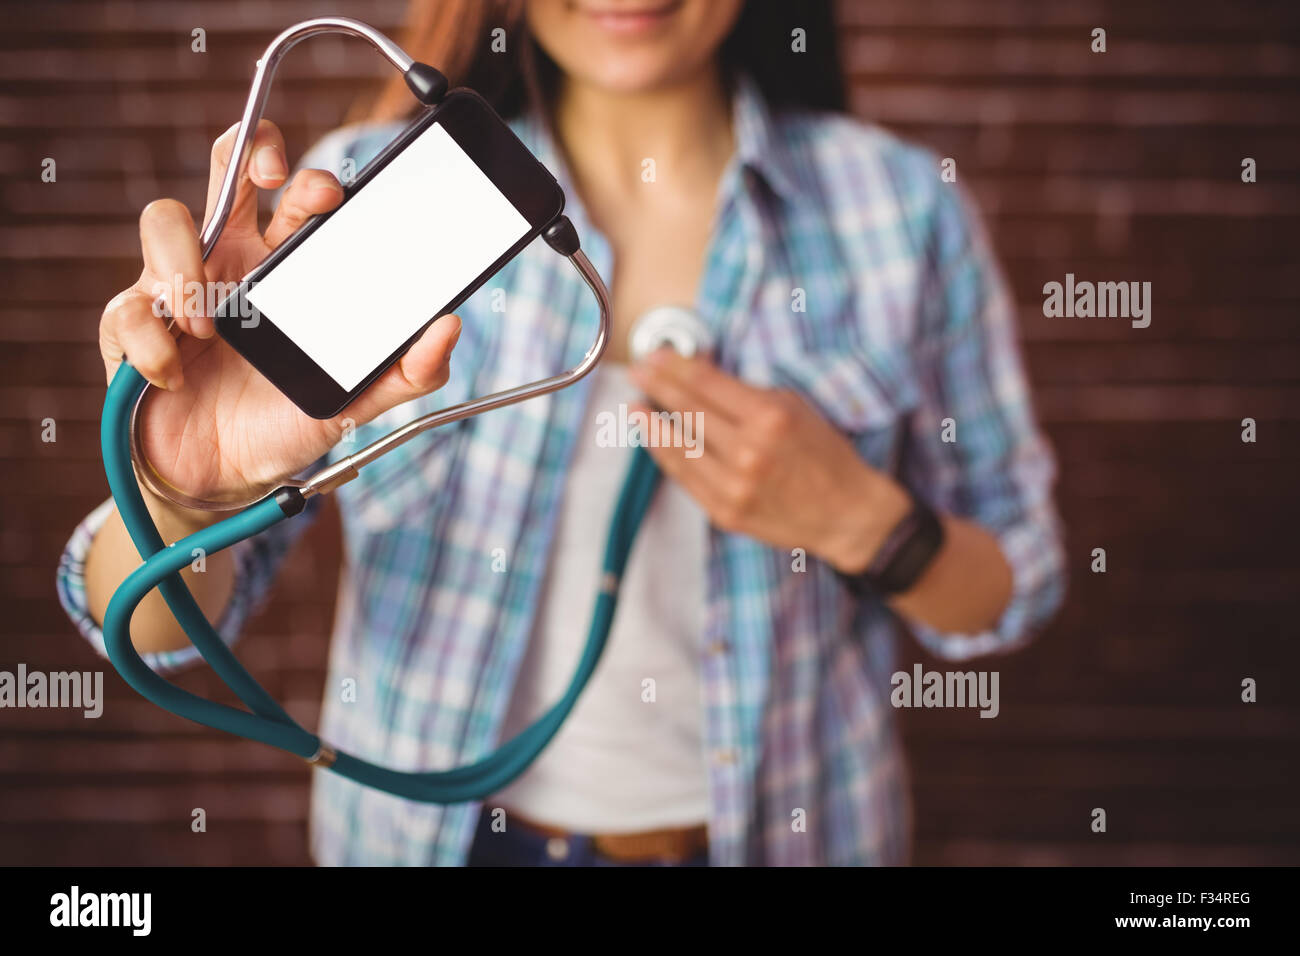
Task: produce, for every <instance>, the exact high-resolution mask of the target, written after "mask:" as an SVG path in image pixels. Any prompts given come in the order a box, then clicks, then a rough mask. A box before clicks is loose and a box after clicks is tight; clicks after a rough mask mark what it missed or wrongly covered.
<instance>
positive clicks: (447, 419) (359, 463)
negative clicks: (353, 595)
mask: <svg viewBox="0 0 1300 956" xmlns="http://www.w3.org/2000/svg"><path fill="white" fill-rule="evenodd" d="M322 33H344V34H348V35H350V36H356V37H360V38H361V39H363V40H366V41H368V42H369V43H370V44H371V45H372V46H373V47H374V48H375V49H376V50H378V51H379V52H380V53H381V54H383V55H384V57H386V58H387V59H388V61H389V62H390V63H392V64H393V65H394V66H395V67H397V68H398V69H399V70H401V71H402V72H403V74H405V73H406V72H407V71H408V70H410V69H411V66H412V64H413V63H414V61H413V60H412V59H411V58H410V57H409V56H407V55H406V53H405V52H404V51H403V50H402V49H401V48H400V47H399V46H397V44H395V43H393V41H391V40H390V39H388V38H387V37H386V36H384V35H383V34H382V33H380V32H379V31H378V30H376V29H375V28H374V27H371V26H369V25H368V24H365V23H362V22H361V21H359V20H352V19H350V18H347V17H318V18H317V19H314V20H305V21H303V22H302V23H299V24H297V25H295V26H292V27H289V28H288V29H287V30H285V31H284V32H283V33H281V34H280V35H279V36H277V37H276V38H275V39H274V40H272V41H271V43H270V45H269V46H268V47H267V48H266V52H265V53H263V54H262V58H261V59H260V60H258V61H257V72H256V74H255V75H254V77H253V85H252V87H251V89H250V90H249V93H248V102H247V103H246V104H245V106H244V115H243V118H242V119H241V120H240V121H239V132H238V133H237V134H236V136H235V144H234V148H233V149H232V151H231V154H230V155H231V162H230V164H229V165H228V166H227V167H226V175H225V178H224V179H223V180H222V182H221V190H220V192H219V193H218V194H217V203H216V207H215V208H214V209H213V211H212V218H211V219H209V220H208V221H207V223H205V224H204V226H203V231H202V233H201V234H200V242H201V248H202V252H203V258H204V260H205V261H206V260H207V258H208V255H209V254H210V253H211V252H212V250H213V248H214V247H215V246H216V244H217V239H218V238H219V237H220V235H221V230H222V229H223V228H225V225H226V221H227V220H228V219H229V218H230V210H231V208H232V207H233V206H234V202H235V193H236V190H237V187H238V183H239V178H240V176H241V175H242V173H243V170H244V168H245V167H246V166H247V164H248V160H249V154H250V153H251V152H252V142H253V136H254V133H255V132H256V130H257V124H258V122H259V121H260V120H261V118H262V111H263V110H264V109H265V107H266V98H267V94H268V92H269V90H270V84H271V79H272V77H273V76H274V75H275V69H276V67H277V66H278V65H279V62H280V59H281V58H282V57H283V56H284V54H285V53H286V52H288V50H289V49H290V48H292V47H293V46H294V45H296V44H297V43H299V42H301V41H302V40H305V39H306V38H307V37H310V36H315V35H318V34H322ZM567 258H568V260H569V262H571V263H572V264H573V267H574V268H575V269H576V270H577V271H578V274H579V275H580V276H581V277H582V279H583V281H584V282H585V283H586V284H587V287H588V288H589V289H590V290H591V292H592V294H593V295H594V296H595V297H596V301H597V302H598V304H599V306H600V318H599V324H598V327H597V330H596V338H595V340H594V341H593V342H592V345H591V347H590V348H589V349H588V350H587V353H586V355H584V356H583V358H582V360H581V361H580V362H579V363H578V364H577V365H575V366H573V367H572V368H569V369H566V370H565V371H563V372H560V373H558V374H556V375H552V376H549V377H547V378H543V379H539V380H538V381H534V382H529V383H527V384H524V385H518V386H515V387H513V388H507V389H503V390H501V391H499V392H493V393H492V394H490V395H483V396H480V397H478V398H473V399H470V400H469V401H465V402H461V403H460V404H458V405H453V406H452V407H451V408H446V409H442V410H440V411H437V412H430V413H429V414H427V415H424V416H421V417H420V418H417V419H415V420H414V421H411V422H407V423H406V424H405V425H402V426H401V427H400V428H396V429H394V430H393V431H391V432H389V433H388V434H387V435H385V436H384V437H383V438H380V439H378V440H376V441H374V442H372V443H371V444H369V445H367V446H366V447H365V448H363V449H362V450H361V451H359V452H357V453H356V454H354V455H349V456H348V457H347V458H344V459H343V460H341V461H338V462H335V463H334V464H332V465H328V466H326V467H325V468H322V469H321V470H320V471H318V472H316V473H315V474H313V475H311V476H310V477H308V478H306V479H292V478H281V479H280V480H279V481H277V482H275V483H274V484H272V485H269V486H268V487H267V488H266V489H264V490H262V491H260V492H259V493H258V494H257V495H254V496H252V497H250V498H245V499H241V500H238V501H210V500H207V499H203V498H197V497H194V496H191V495H187V494H185V493H184V492H182V491H180V490H179V489H177V488H172V487H170V486H169V485H167V484H166V483H165V482H163V481H162V480H161V479H160V478H159V477H158V475H157V474H156V473H155V472H154V470H153V468H152V467H151V466H150V465H149V461H148V458H147V456H146V455H145V454H144V447H143V442H142V434H141V430H140V427H139V418H140V410H141V407H142V405H143V403H144V398H145V396H146V395H147V394H148V392H149V389H150V388H152V386H148V387H146V388H145V389H144V391H142V392H141V393H140V396H139V397H138V398H137V399H136V402H135V407H134V408H133V409H132V410H131V423H130V443H131V457H132V460H133V462H134V465H135V471H136V474H137V476H138V477H139V478H140V480H141V481H142V482H144V484H145V485H147V486H148V487H149V489H150V490H151V491H152V492H153V493H154V494H156V495H159V496H160V497H162V498H165V499H167V500H168V501H171V502H173V503H174V504H177V505H180V506H181V507H183V508H189V509H191V510H195V511H237V510H239V509H240V508H245V507H248V506H249V505H251V504H253V503H254V502H256V501H259V500H261V499H262V498H263V497H265V495H266V494H268V493H274V491H275V490H276V489H278V488H281V487H292V488H297V489H299V491H300V492H301V494H302V496H303V497H304V498H309V497H312V496H313V495H321V494H328V493H329V492H331V491H333V490H334V489H335V488H338V487H339V486H340V485H343V484H346V483H347V482H349V481H351V480H352V479H353V478H356V477H357V474H358V472H359V470H360V469H361V468H363V467H365V466H366V465H368V464H370V463H371V462H373V461H374V460H375V459H377V458H380V457H382V456H383V455H386V454H387V453H388V452H390V451H392V450H393V449H395V448H397V447H399V446H401V445H403V444H405V443H406V442H408V441H410V440H411V439H412V438H414V437H415V436H416V435H419V434H421V433H422V432H426V431H428V430H429V429H431V428H437V427H438V426H439V425H446V424H450V423H451V422H457V421H461V420H463V419H466V418H472V417H473V416H475V415H480V414H482V413H483V412H488V411H492V410H493V409H497V408H504V407H505V406H507V405H514V404H515V403H517V402H522V401H525V400H527V399H530V398H536V397H537V396H539V395H545V394H547V393H549V392H554V391H556V390H558V389H561V388H564V387H566V386H568V385H572V384H573V383H574V382H576V381H578V380H579V379H580V378H582V377H583V376H584V375H586V374H587V373H588V372H590V371H591V370H592V369H593V368H595V366H596V364H597V363H598V362H599V361H600V359H601V356H602V355H604V353H605V348H606V346H607V345H608V344H609V337H610V332H611V327H612V325H611V323H612V319H611V313H612V309H611V306H610V300H609V291H608V290H607V289H606V288H605V283H604V281H603V280H602V279H601V278H600V275H599V273H597V272H596V270H595V268H594V267H593V266H592V264H591V262H590V261H589V260H588V259H587V257H586V255H585V254H584V253H583V252H582V250H581V249H576V250H574V251H573V252H572V253H571V254H569V255H567Z"/></svg>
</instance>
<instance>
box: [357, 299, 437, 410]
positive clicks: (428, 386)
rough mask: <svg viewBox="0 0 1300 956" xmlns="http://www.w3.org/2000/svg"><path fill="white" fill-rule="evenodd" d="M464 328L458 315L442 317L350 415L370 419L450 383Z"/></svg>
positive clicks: (358, 401) (375, 385)
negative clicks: (454, 352)
mask: <svg viewBox="0 0 1300 956" xmlns="http://www.w3.org/2000/svg"><path fill="white" fill-rule="evenodd" d="M460 328H461V323H460V316H458V315H455V314H448V315H444V316H441V317H440V318H438V319H437V321H435V322H434V323H433V324H432V325H430V326H429V327H428V328H427V329H425V331H424V334H423V335H422V336H420V338H419V339H418V340H417V341H416V343H415V344H414V345H412V346H411V348H410V351H408V352H407V353H406V354H405V355H403V356H402V358H401V360H400V361H399V362H397V363H396V364H394V365H393V367H392V368H390V369H389V370H388V371H387V372H385V373H384V374H383V375H381V376H380V377H379V380H378V381H376V382H375V383H374V384H373V385H371V386H370V388H368V389H366V391H365V392H364V393H362V395H361V396H360V397H359V398H358V399H357V401H356V403H355V404H354V405H353V406H352V407H351V410H350V411H349V412H348V413H347V415H350V416H351V417H354V418H357V419H359V420H360V421H362V422H368V421H370V420H371V419H372V418H375V417H376V416H378V415H380V414H382V413H383V412H386V411H388V410H389V409H390V408H393V407H394V406H397V405H400V404H402V403H403V402H409V401H410V400H411V399H413V398H419V397H420V396H421V395H427V394H428V393H429V392H433V391H437V390H438V389H440V388H442V386H444V385H446V384H447V379H448V378H449V377H450V375H451V365H450V362H451V352H452V349H454V348H455V347H456V341H457V340H458V339H459V338H460Z"/></svg>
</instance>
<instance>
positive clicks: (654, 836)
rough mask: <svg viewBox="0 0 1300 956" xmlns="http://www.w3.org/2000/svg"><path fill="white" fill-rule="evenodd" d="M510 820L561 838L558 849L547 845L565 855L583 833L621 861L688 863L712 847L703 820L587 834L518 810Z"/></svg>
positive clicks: (598, 849)
mask: <svg viewBox="0 0 1300 956" xmlns="http://www.w3.org/2000/svg"><path fill="white" fill-rule="evenodd" d="M509 820H510V823H511V824H512V825H514V826H519V827H522V828H523V829H525V830H528V831H530V832H532V833H536V834H538V835H539V836H544V837H546V838H547V839H548V840H554V841H557V842H556V844H555V845H554V850H553V849H552V846H551V845H548V846H547V852H548V853H550V852H554V854H555V855H557V856H561V857H562V856H563V854H564V853H567V851H568V846H567V843H568V841H570V840H573V839H576V838H580V837H586V838H587V839H590V840H591V846H592V849H593V850H595V851H596V852H597V853H599V854H600V855H601V856H603V857H605V859H607V860H613V861H615V862H617V863H685V862H686V861H687V860H690V859H692V858H694V857H696V856H698V855H699V854H701V853H703V852H705V851H706V850H708V848H709V828H708V827H707V826H705V825H704V824H702V823H701V824H699V825H698V826H692V827H670V828H668V829H664V830H643V831H641V832H640V833H602V834H583V833H574V832H572V831H571V830H564V829H561V828H560V827H553V826H550V825H549V824H545V823H537V822H535V821H533V820H529V819H526V818H524V817H520V816H519V814H517V813H510V814H509ZM561 841H562V842H561Z"/></svg>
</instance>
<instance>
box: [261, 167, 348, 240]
mask: <svg viewBox="0 0 1300 956" xmlns="http://www.w3.org/2000/svg"><path fill="white" fill-rule="evenodd" d="M342 201H343V187H342V186H340V185H339V181H338V180H337V179H335V178H334V176H333V175H331V174H330V173H327V172H326V171H325V170H323V169H303V170H300V171H299V172H298V174H297V175H296V176H294V177H293V182H291V183H290V184H289V188H288V189H286V190H285V191H284V195H283V196H281V197H280V205H279V206H277V207H276V210H275V215H274V216H272V217H271V224H270V225H269V226H268V227H267V229H266V244H267V245H268V246H270V247H271V248H272V249H274V248H275V247H276V246H278V245H279V244H280V243H282V242H284V240H285V239H287V238H288V237H289V236H290V235H292V234H293V233H294V232H296V231H297V230H298V229H299V228H300V227H301V226H302V224H303V223H305V222H306V221H307V220H308V219H310V218H311V217H312V216H315V215H318V214H320V213H323V212H329V211H330V210H331V209H333V208H335V207H336V206H338V204H339V203H341V202H342Z"/></svg>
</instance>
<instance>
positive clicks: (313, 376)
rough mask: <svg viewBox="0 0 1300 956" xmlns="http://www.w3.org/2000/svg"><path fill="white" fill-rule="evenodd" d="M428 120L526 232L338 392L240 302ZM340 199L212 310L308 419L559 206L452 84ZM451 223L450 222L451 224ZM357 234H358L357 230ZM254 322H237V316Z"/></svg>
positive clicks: (486, 115)
mask: <svg viewBox="0 0 1300 956" xmlns="http://www.w3.org/2000/svg"><path fill="white" fill-rule="evenodd" d="M434 123H441V124H442V126H443V128H444V129H445V130H446V131H447V133H448V134H449V135H450V136H451V138H452V139H453V140H455V142H456V143H457V145H459V146H460V148H461V149H463V150H464V151H465V152H466V154H468V155H469V157H470V159H472V160H473V161H474V163H475V165H477V166H478V168H479V169H480V170H482V171H483V174H484V175H486V176H487V177H488V179H490V180H491V181H492V183H493V184H494V185H495V186H496V187H497V189H499V190H500V191H501V192H502V193H503V194H504V195H505V196H506V198H507V199H509V200H510V202H511V204H512V205H513V206H514V207H515V209H517V210H518V211H519V213H520V215H522V216H523V217H524V219H525V220H527V222H528V225H529V229H528V232H527V233H526V234H525V235H524V236H523V238H521V239H520V240H519V241H518V242H516V243H515V244H514V245H512V246H511V247H510V248H509V249H507V250H506V251H505V252H504V253H503V254H502V255H501V256H500V257H499V258H498V259H497V260H496V261H495V262H493V263H492V265H490V266H489V267H488V268H487V269H486V270H484V271H483V273H482V274H481V275H479V276H478V278H476V279H475V280H474V281H473V282H472V283H470V284H469V285H468V286H466V287H465V288H464V289H463V290H461V292H460V293H459V294H458V295H457V296H456V297H455V298H454V299H452V301H451V302H449V303H447V304H446V305H445V306H444V307H443V308H441V309H439V310H438V311H437V312H435V313H434V314H433V315H431V316H430V317H429V319H428V320H427V321H426V322H424V323H423V324H422V325H421V326H420V327H419V328H418V329H417V330H416V331H415V332H414V333H413V334H412V335H411V337H410V338H408V339H407V340H406V341H405V342H404V343H402V345H401V346H399V347H398V348H397V349H396V350H395V351H394V352H393V353H392V354H391V355H389V356H388V358H386V359H385V360H384V361H383V362H382V363H380V365H379V366H378V367H377V368H375V370H374V371H373V372H371V373H370V374H368V375H367V376H366V377H365V378H364V379H363V380H362V381H361V383H360V384H359V385H357V386H356V387H355V388H353V389H352V390H351V391H346V390H344V389H343V387H342V386H340V385H339V384H338V382H336V381H334V379H333V378H331V377H330V375H329V374H328V373H327V372H326V371H325V370H324V369H322V368H321V367H320V366H319V365H317V364H316V362H315V361H313V360H312V359H311V358H310V357H309V356H308V355H307V353H306V352H304V351H303V350H302V349H301V348H299V347H298V345H297V344H296V343H295V342H294V341H293V340H292V339H290V338H289V336H288V335H286V334H285V333H284V332H283V331H282V330H281V329H280V328H279V327H277V326H276V324H275V322H274V320H273V319H272V318H271V317H270V316H268V315H267V314H266V313H264V312H259V311H258V310H257V309H256V308H254V306H253V305H252V303H250V302H248V301H247V298H246V296H247V293H248V291H249V290H250V289H251V288H252V287H253V286H254V285H256V283H257V282H259V281H260V280H261V279H262V278H264V277H265V276H266V275H267V274H268V273H269V272H270V271H271V270H272V269H274V268H275V267H276V266H277V265H278V264H279V263H280V262H282V261H283V260H284V259H285V258H286V257H287V256H289V255H290V254H291V253H292V252H293V250H294V249H296V248H297V247H298V245H299V244H301V243H302V242H303V241H304V240H305V239H306V238H307V237H308V236H309V235H311V234H312V232H314V231H315V230H316V229H319V228H320V227H321V225H323V224H324V223H325V222H326V221H328V219H329V218H330V216H332V215H333V214H334V213H335V212H337V210H338V209H341V208H342V207H343V205H344V204H346V203H348V202H349V201H351V199H352V198H353V197H354V196H355V195H356V194H357V193H358V192H360V191H361V190H362V189H364V188H365V186H366V184H367V183H369V182H370V181H371V180H372V179H374V178H375V177H376V176H377V175H379V174H380V173H381V172H382V171H383V169H384V167H386V166H387V165H388V164H389V163H390V162H392V160H393V159H394V158H395V157H396V156H397V155H398V154H399V153H401V152H402V150H403V149H405V148H406V147H407V146H408V145H410V143H411V142H413V141H414V140H415V139H416V138H417V137H418V136H420V134H421V133H423V132H424V131H425V130H426V129H428V128H429V127H430V126H431V125H433V124H434ZM343 192H344V197H343V202H342V203H340V204H339V206H338V207H336V209H334V210H331V211H330V212H328V213H322V214H321V215H319V216H315V217H313V218H312V219H311V220H310V221H308V222H307V223H306V224H305V225H304V226H303V227H302V228H300V229H299V230H298V231H297V232H295V233H294V234H293V235H292V236H290V237H289V238H288V239H286V240H285V241H284V242H283V243H281V245H280V246H279V247H278V248H276V249H275V251H274V252H272V253H271V254H270V255H269V256H267V257H266V259H264V260H263V261H262V262H261V263H260V264H259V265H258V266H257V267H256V268H255V269H253V270H252V271H251V272H250V273H249V274H248V275H246V276H245V277H244V278H243V280H242V281H241V282H240V283H239V285H238V286H237V287H236V289H235V290H234V292H232V293H231V294H230V295H229V296H227V297H226V298H225V299H223V300H222V301H221V303H220V304H219V305H218V306H217V308H216V310H215V311H214V313H213V322H214V325H215V326H216V330H217V333H218V334H219V335H220V336H221V337H222V338H223V339H224V340H225V341H226V342H227V343H229V344H230V346H231V347H232V348H234V349H235V351H237V352H239V354H240V355H242V356H243V357H244V358H245V359H247V360H248V361H249V363H250V364H252V365H253V367H254V368H256V369H257V370H258V371H259V372H260V373H262V375H263V376H265V377H266V378H267V380H269V381H270V382H271V383H272V384H273V385H275V386H276V388H278V389H279V390H280V391H281V392H283V393H284V395H285V396H286V397H287V398H288V399H289V400H290V401H291V402H293V403H294V405H296V406H297V407H298V408H300V409H301V410H302V411H303V412H304V413H305V414H307V415H309V416H311V417H312V418H316V419H327V418H333V417H334V416H336V415H338V414H339V413H340V412H342V411H343V410H344V409H345V408H347V406H348V405H350V404H351V403H352V402H353V400H355V399H356V398H357V396H358V395H360V394H361V393H362V392H364V391H365V390H366V389H367V388H369V387H370V385H372V384H373V383H374V381H375V379H377V378H378V377H379V376H380V375H382V374H383V373H384V372H385V371H386V370H387V369H388V368H389V367H390V366H391V365H392V364H393V363H394V362H396V361H397V360H398V359H399V358H401V357H402V355H403V354H405V352H406V351H407V349H409V348H410V347H411V346H412V345H414V344H415V342H416V341H417V340H418V339H419V337H420V335H421V334H423V332H424V330H425V329H427V328H428V327H429V325H430V324H432V322H433V320H434V319H436V318H438V317H439V316H441V315H445V314H446V313H448V312H454V311H455V310H456V309H457V308H459V307H460V306H461V304H462V303H463V302H464V301H465V300H466V299H468V298H469V297H470V296H471V295H473V294H474V292H476V291H477V290H478V289H479V288H480V287H481V286H482V285H483V283H485V282H486V281H487V280H488V279H490V278H491V277H492V276H493V275H494V274H495V273H496V272H497V271H498V270H500V269H501V268H502V267H503V266H505V264H506V263H508V262H509V261H510V260H511V259H513V258H514V257H515V256H516V255H518V254H519V252H520V251H522V250H523V249H524V247H525V246H527V245H528V244H529V243H531V242H532V241H533V240H534V239H536V238H537V236H538V235H539V234H540V233H541V232H542V230H544V229H545V228H546V227H547V226H548V225H550V224H551V223H552V222H554V221H555V219H556V218H558V217H559V216H560V214H561V213H562V212H563V211H564V191H563V190H562V189H561V188H560V184H559V183H558V182H557V181H556V179H555V177H554V176H552V175H551V173H550V171H549V170H547V168H546V167H545V166H543V165H542V163H541V161H540V160H538V159H537V157H535V156H534V155H533V154H532V153H531V152H530V151H529V150H528V147H526V146H525V145H524V144H523V143H522V142H521V141H520V139H519V137H518V136H516V135H515V133H514V131H513V130H511V129H510V127H509V126H507V125H506V123H505V122H504V121H503V120H502V119H501V118H500V117H499V116H498V115H497V113H496V111H495V110H493V109H492V107H491V106H490V105H489V104H488V102H487V101H486V100H484V99H483V98H482V97H481V96H479V95H478V94H477V93H475V92H474V91H473V90H469V89H464V88H461V89H455V90H452V91H450V92H449V93H448V94H447V95H446V96H444V97H443V99H442V100H441V101H440V102H439V103H438V104H437V105H436V106H433V107H431V108H430V109H428V110H425V111H424V112H422V113H421V114H420V115H419V116H417V117H416V118H415V119H414V120H413V121H412V122H411V124H410V125H408V126H407V127H406V129H404V130H403V131H402V132H401V133H399V134H398V135H397V136H396V137H395V138H394V139H393V141H392V142H391V143H389V144H388V145H387V146H386V147H385V148H384V149H383V150H381V151H380V152H379V154H378V155H376V156H375V158H374V159H373V160H371V162H370V163H369V164H367V165H366V167H365V169H364V170H363V171H362V172H361V174H360V175H359V176H358V177H357V178H356V180H355V181H354V182H352V183H350V184H344V187H343ZM452 228H454V224H452ZM362 239H363V240H364V237H362ZM254 316H255V317H256V318H257V322H256V323H255V324H254V325H252V326H245V325H244V321H245V320H246V319H247V318H250V317H254Z"/></svg>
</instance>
